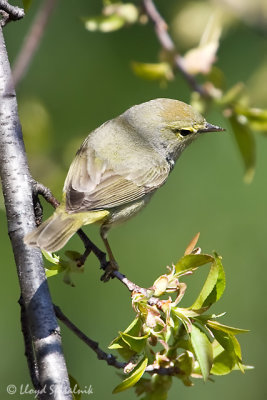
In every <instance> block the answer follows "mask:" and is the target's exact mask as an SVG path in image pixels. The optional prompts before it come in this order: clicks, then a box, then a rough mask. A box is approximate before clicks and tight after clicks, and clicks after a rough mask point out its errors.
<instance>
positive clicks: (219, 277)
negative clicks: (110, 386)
mask: <svg viewBox="0 0 267 400" xmlns="http://www.w3.org/2000/svg"><path fill="white" fill-rule="evenodd" d="M198 252H199V250H198ZM208 265H209V267H210V271H209V274H208V277H207V279H206V281H205V283H204V285H203V287H202V289H201V291H200V293H199V295H198V297H197V298H196V300H195V301H194V303H193V304H192V305H191V306H190V307H186V308H184V307H180V306H179V305H180V301H181V300H182V298H183V296H184V294H185V292H186V284H185V283H184V282H181V278H183V277H184V276H185V275H192V274H193V273H195V271H197V270H198V269H199V268H200V267H202V266H208ZM224 289H225V274H224V269H223V265H222V262H221V257H220V256H218V255H217V254H216V253H215V254H214V255H209V254H202V253H197V254H195V253H194V252H193V253H191V254H185V255H184V256H183V257H182V258H181V259H180V260H179V261H178V262H177V263H176V265H173V266H172V268H169V272H168V273H167V274H164V275H162V276H160V277H159V278H158V279H157V280H156V281H155V282H154V284H153V286H152V287H151V288H150V289H149V290H148V295H147V296H145V295H144V294H140V293H133V294H132V306H133V309H134V311H135V312H136V318H135V319H134V320H133V321H132V322H131V324H130V325H129V326H128V327H127V328H126V329H125V330H124V331H123V332H119V335H118V336H117V337H116V338H115V339H114V340H113V341H112V343H111V344H110V346H109V348H110V349H115V350H117V351H118V353H119V354H120V356H121V357H123V358H124V359H125V360H127V364H126V367H125V368H124V372H125V373H126V374H128V376H127V378H126V379H124V380H123V381H122V382H121V383H120V384H119V385H118V386H117V387H116V388H115V389H114V391H113V392H114V393H118V392H121V391H123V390H126V389H128V388H130V387H132V386H134V385H135V389H136V392H137V394H138V395H143V396H144V397H142V399H146V400H148V399H149V400H152V399H159V398H160V399H164V398H167V392H168V390H169V388H170V386H171V383H172V380H173V378H178V379H180V380H181V381H182V382H183V383H184V385H186V386H192V385H193V381H192V378H202V379H203V380H204V381H207V380H208V379H210V378H211V376H212V375H225V374H228V373H230V372H231V371H233V370H236V369H237V370H240V371H242V372H244V370H245V369H246V368H247V367H246V366H245V365H244V364H243V362H242V354H241V348H240V344H239V342H238V340H237V338H236V335H237V334H240V333H243V332H247V331H246V330H244V329H238V328H233V327H230V326H227V325H224V324H222V323H220V322H218V318H219V317H221V316H222V315H223V314H221V315H214V314H209V313H208V310H209V308H210V307H211V306H212V304H214V303H216V302H217V301H218V300H219V299H220V297H221V296H222V294H223V292H224ZM166 296H167V298H166ZM145 372H148V373H149V374H150V377H149V378H147V377H146V378H144V377H143V375H144V373H145Z"/></svg>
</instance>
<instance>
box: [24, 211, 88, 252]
mask: <svg viewBox="0 0 267 400" xmlns="http://www.w3.org/2000/svg"><path fill="white" fill-rule="evenodd" d="M83 223H84V222H83V220H82V219H79V218H77V217H76V216H75V214H72V215H68V214H66V213H63V212H62V211H59V212H58V211H56V212H55V213H54V214H53V215H52V216H51V217H50V218H48V220H47V221H45V222H43V223H42V224H41V225H40V226H39V227H38V228H36V229H34V230H33V231H32V232H30V233H29V234H28V235H26V236H25V237H24V243H26V244H28V245H29V246H35V247H40V248H41V249H43V250H46V251H49V252H54V251H57V250H59V249H61V248H62V247H63V246H64V245H65V244H66V243H67V241H68V240H69V239H70V238H71V237H72V235H74V233H75V232H77V230H78V229H79V228H80V227H81V226H82V225H83Z"/></svg>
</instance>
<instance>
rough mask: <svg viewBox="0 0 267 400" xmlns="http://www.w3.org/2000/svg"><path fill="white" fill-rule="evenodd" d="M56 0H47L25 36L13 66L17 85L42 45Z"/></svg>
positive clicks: (14, 79)
mask: <svg viewBox="0 0 267 400" xmlns="http://www.w3.org/2000/svg"><path fill="white" fill-rule="evenodd" d="M55 5H56V0H45V1H43V3H42V4H41V6H40V9H39V10H38V12H37V14H36V16H35V18H34V20H33V23H32V26H31V27H30V30H29V32H28V34H27V36H26V37H25V40H24V43H23V45H22V47H21V50H20V52H19V54H18V56H17V58H16V60H15V63H14V66H13V71H12V72H13V82H14V86H15V87H16V86H17V85H18V83H19V82H20V81H21V79H22V78H23V77H24V75H25V74H26V73H27V70H28V68H29V66H30V64H31V61H32V59H33V57H34V55H35V53H36V51H37V49H38V47H39V45H40V42H41V39H42V37H43V34H44V31H45V28H46V25H47V23H48V21H49V18H50V17H51V15H52V12H53V10H54V8H55Z"/></svg>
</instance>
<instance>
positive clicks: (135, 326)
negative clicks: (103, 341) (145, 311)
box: [108, 318, 142, 360]
mask: <svg viewBox="0 0 267 400" xmlns="http://www.w3.org/2000/svg"><path fill="white" fill-rule="evenodd" d="M141 327H142V321H141V319H140V318H135V319H134V320H133V322H132V323H131V324H130V325H129V326H128V328H126V329H125V331H124V332H123V334H128V335H131V336H133V337H136V336H137V335H138V334H139V332H140V329H141ZM141 343H142V342H141ZM108 348H109V349H114V350H117V351H118V352H119V354H120V355H121V357H123V358H124V359H125V360H129V359H130V358H131V357H132V356H133V355H134V354H135V351H134V350H132V349H131V348H130V346H129V344H128V343H127V342H126V340H123V339H122V337H121V333H120V335H119V336H117V337H116V338H115V339H114V340H113V341H112V342H111V343H110V345H109V346H108Z"/></svg>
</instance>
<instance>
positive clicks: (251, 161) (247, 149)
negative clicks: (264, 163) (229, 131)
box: [229, 114, 256, 183]
mask: <svg viewBox="0 0 267 400" xmlns="http://www.w3.org/2000/svg"><path fill="white" fill-rule="evenodd" d="M242 117H243V118H242ZM229 120H230V123H231V125H232V128H233V133H234V136H235V139H236V142H237V145H238V148H239V151H240V154H241V156H242V159H243V162H244V165H245V176H244V180H245V182H247V183H250V182H251V181H252V179H253V176H254V172H255V162H256V145H255V139H254V136H253V134H252V132H251V130H250V129H249V126H248V123H247V119H246V117H244V116H242V115H240V116H238V115H236V114H233V115H232V116H231V117H230V118H229Z"/></svg>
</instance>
